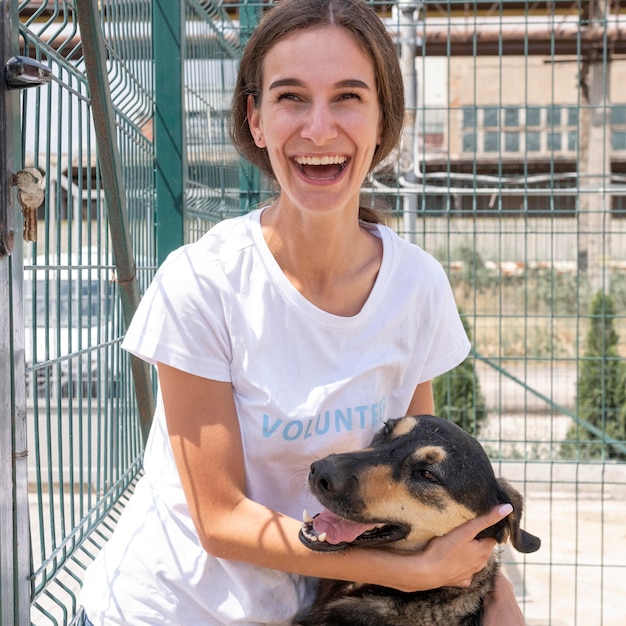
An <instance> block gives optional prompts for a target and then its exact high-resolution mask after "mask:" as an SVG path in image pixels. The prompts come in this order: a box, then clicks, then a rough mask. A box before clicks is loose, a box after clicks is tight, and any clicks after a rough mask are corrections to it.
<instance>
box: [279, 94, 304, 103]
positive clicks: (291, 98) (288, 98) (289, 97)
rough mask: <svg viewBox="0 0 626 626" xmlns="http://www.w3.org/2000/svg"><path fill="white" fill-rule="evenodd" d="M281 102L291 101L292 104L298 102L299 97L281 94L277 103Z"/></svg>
mask: <svg viewBox="0 0 626 626" xmlns="http://www.w3.org/2000/svg"><path fill="white" fill-rule="evenodd" d="M281 100H293V101H294V102H298V101H299V100H300V97H299V96H298V95H297V94H295V93H281V94H280V95H279V96H278V101H279V102H280V101H281Z"/></svg>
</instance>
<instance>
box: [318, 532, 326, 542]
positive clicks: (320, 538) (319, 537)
mask: <svg viewBox="0 0 626 626" xmlns="http://www.w3.org/2000/svg"><path fill="white" fill-rule="evenodd" d="M317 540H318V541H326V533H321V534H320V535H318V536H317Z"/></svg>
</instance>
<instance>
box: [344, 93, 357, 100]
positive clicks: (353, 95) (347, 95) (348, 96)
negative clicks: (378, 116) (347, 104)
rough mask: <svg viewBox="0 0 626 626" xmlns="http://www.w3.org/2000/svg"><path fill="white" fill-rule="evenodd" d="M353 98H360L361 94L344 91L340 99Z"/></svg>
mask: <svg viewBox="0 0 626 626" xmlns="http://www.w3.org/2000/svg"><path fill="white" fill-rule="evenodd" d="M352 99H357V100H360V99H361V96H359V94H358V93H354V92H348V93H343V94H341V96H339V100H352Z"/></svg>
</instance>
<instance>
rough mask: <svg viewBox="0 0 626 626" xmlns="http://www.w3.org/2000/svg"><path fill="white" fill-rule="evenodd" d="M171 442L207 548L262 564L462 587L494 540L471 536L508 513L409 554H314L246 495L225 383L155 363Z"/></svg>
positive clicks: (292, 526)
mask: <svg viewBox="0 0 626 626" xmlns="http://www.w3.org/2000/svg"><path fill="white" fill-rule="evenodd" d="M158 369H159V380H160V385H161V393H162V395H163V401H164V406H165V414H166V419H167V425H168V430H169V436H170V441H171V444H172V449H173V452H174V457H175V459H176V464H177V468H178V472H179V475H180V478H181V482H182V486H183V489H184V491H185V496H186V499H187V503H188V505H189V509H190V512H191V515H192V518H193V521H194V523H195V526H196V530H197V532H198V535H199V537H200V541H201V542H202V546H203V547H204V548H205V550H207V552H209V553H210V554H212V555H214V556H218V557H223V558H227V559H231V560H235V561H244V562H248V563H251V564H255V565H260V566H263V567H268V568H272V569H277V570H282V571H286V572H292V573H296V574H303V575H307V576H316V577H323V578H335V579H342V580H351V581H355V582H364V583H373V584H378V585H384V586H389V587H395V588H397V589H401V590H403V591H416V590H421V589H432V588H435V587H440V586H444V585H449V586H465V585H467V584H469V580H470V579H471V576H472V575H473V574H474V573H476V572H477V571H478V570H479V569H482V568H483V567H484V565H485V564H486V561H487V559H488V557H489V555H490V554H491V550H492V548H493V546H494V545H495V542H494V541H493V540H482V541H475V540H474V539H473V538H474V537H475V536H476V535H477V534H478V532H480V530H482V529H484V528H487V527H488V526H490V525H492V524H494V523H496V522H497V521H499V520H500V519H501V518H502V517H504V515H506V512H504V513H502V512H497V511H496V510H494V511H492V512H491V513H490V514H489V515H485V516H481V517H480V518H477V519H476V520H471V521H470V522H468V523H466V524H464V525H463V526H461V527H459V528H457V529H455V530H454V531H452V532H451V533H449V534H448V535H445V536H444V537H440V538H437V539H436V540H433V541H431V542H430V544H429V546H428V548H427V550H426V551H424V552H422V553H418V554H413V555H410V556H404V555H397V554H393V553H391V552H386V551H383V550H373V549H362V548H361V549H358V548H355V549H352V550H350V551H348V552H343V553H318V552H315V551H312V550H309V549H308V548H306V547H305V546H304V545H302V544H301V542H300V540H299V539H298V533H299V529H300V525H301V522H299V521H298V520H295V519H293V518H290V517H288V516H286V515H282V514H280V513H277V512H276V511H273V510H270V509H268V508H267V507H265V506H262V505H260V504H258V503H256V502H253V501H252V500H250V499H249V498H247V497H246V495H245V471H244V461H243V448H242V442H241V436H240V430H239V423H238V418H237V412H236V408H235V402H234V398H233V392H232V388H231V385H230V383H224V382H217V381H212V380H207V379H204V378H200V377H198V376H194V375H192V374H188V373H185V372H182V371H180V370H177V369H175V368H172V367H170V366H166V365H163V364H159V366H158Z"/></svg>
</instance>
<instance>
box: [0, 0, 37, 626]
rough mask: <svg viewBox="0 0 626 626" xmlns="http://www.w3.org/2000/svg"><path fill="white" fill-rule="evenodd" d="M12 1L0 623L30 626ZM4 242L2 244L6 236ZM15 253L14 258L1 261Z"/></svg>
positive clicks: (0, 437)
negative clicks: (11, 81)
mask: <svg viewBox="0 0 626 626" xmlns="http://www.w3.org/2000/svg"><path fill="white" fill-rule="evenodd" d="M17 15H18V8H17V2H16V0H0V214H1V215H2V216H3V218H2V220H1V221H2V224H1V225H0V226H1V227H2V230H3V232H2V239H3V240H2V243H1V244H0V248H2V254H0V625H1V626H10V625H11V626H13V625H15V626H26V625H27V624H29V623H30V582H29V574H30V528H29V523H28V469H27V462H26V461H27V456H26V447H27V444H26V397H25V386H24V385H25V383H24V376H25V365H24V330H23V322H22V320H23V319H24V317H23V311H22V285H21V281H22V277H23V268H22V242H21V233H20V234H19V235H17V236H15V231H16V230H17V225H18V224H19V222H20V220H19V214H18V212H17V210H16V207H17V200H16V192H15V189H14V188H12V180H13V175H14V174H15V173H16V172H18V171H19V170H20V169H21V168H22V154H21V150H20V146H21V135H20V119H21V118H20V109H19V96H18V92H16V91H12V92H11V91H9V90H8V88H7V83H6V73H5V67H6V63H7V61H8V59H9V58H10V57H11V56H13V55H14V54H17V53H18V41H17V33H18V20H17ZM5 236H6V238H5ZM11 252H13V256H12V257H9V256H7V255H8V254H9V253H11Z"/></svg>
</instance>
